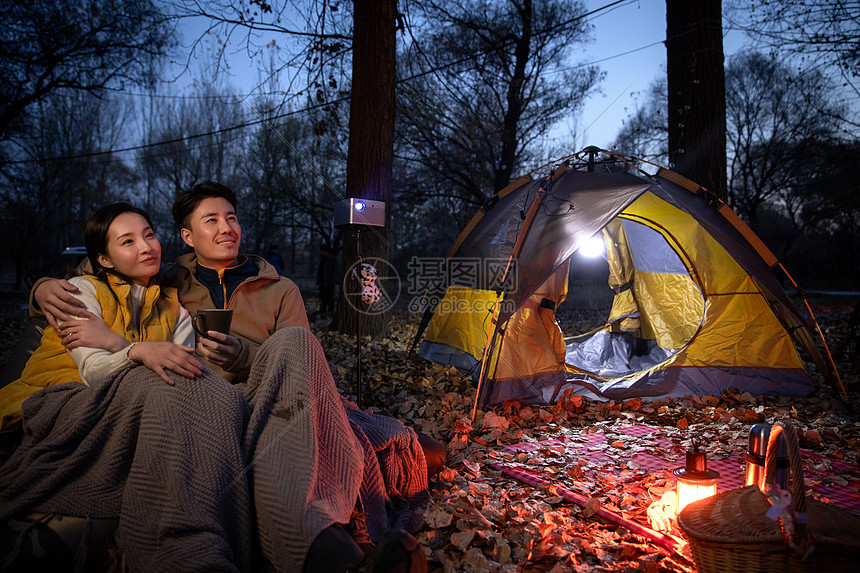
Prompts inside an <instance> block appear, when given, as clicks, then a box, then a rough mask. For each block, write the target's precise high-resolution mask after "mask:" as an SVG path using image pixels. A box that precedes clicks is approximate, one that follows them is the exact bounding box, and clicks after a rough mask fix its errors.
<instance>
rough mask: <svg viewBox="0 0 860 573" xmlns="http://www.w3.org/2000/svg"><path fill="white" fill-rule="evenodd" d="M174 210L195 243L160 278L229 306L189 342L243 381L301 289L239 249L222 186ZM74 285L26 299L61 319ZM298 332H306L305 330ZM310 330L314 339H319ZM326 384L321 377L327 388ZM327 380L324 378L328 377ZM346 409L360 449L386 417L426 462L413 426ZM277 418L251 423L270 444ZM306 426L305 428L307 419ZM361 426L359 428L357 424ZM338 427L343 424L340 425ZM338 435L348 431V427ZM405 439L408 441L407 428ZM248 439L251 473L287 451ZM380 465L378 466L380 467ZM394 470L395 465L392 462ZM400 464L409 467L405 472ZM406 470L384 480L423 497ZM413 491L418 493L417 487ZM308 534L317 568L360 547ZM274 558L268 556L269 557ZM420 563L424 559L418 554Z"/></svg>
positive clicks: (265, 536) (184, 297) (267, 538)
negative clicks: (221, 328) (229, 312)
mask: <svg viewBox="0 0 860 573" xmlns="http://www.w3.org/2000/svg"><path fill="white" fill-rule="evenodd" d="M173 217H174V221H175V223H176V225H177V227H178V228H179V229H180V234H181V237H182V239H183V241H184V242H185V243H186V244H187V245H188V246H189V247H191V248H192V249H194V252H193V253H189V254H187V255H183V256H181V257H179V259H178V260H177V264H176V267H175V268H174V269H168V270H167V271H166V272H165V277H164V278H165V280H166V281H168V282H169V283H171V284H174V285H175V286H176V287H177V289H178V292H179V300H180V301H181V302H182V304H183V305H184V306H185V307H186V308H187V309H188V311H189V312H190V313H191V314H192V316H193V315H194V314H196V312H197V311H198V310H201V309H206V308H230V309H233V323H232V325H231V328H230V334H222V333H219V332H216V331H209V332H208V333H207V336H205V337H200V338H199V340H198V342H197V347H196V350H197V354H198V355H199V356H200V357H201V358H203V359H204V360H205V361H206V362H207V363H208V364H209V365H210V366H212V368H213V369H214V370H215V371H216V372H217V373H218V374H220V375H221V376H222V377H224V378H225V379H227V380H229V381H231V382H234V383H237V382H239V383H241V382H244V381H245V380H247V379H248V374H249V371H250V370H251V366H252V364H254V362H255V358H256V356H257V353H258V349H259V348H260V347H261V345H263V344H264V342H265V341H266V340H267V339H268V338H269V337H270V336H271V335H272V334H273V333H274V332H276V331H279V330H282V329H285V328H289V327H300V328H302V329H305V330H308V320H307V316H306V313H305V308H304V302H303V300H302V298H301V294H300V292H299V290H298V288H297V287H296V285H295V284H294V283H293V282H292V281H291V280H289V279H287V278H285V277H282V276H279V275H278V273H277V272H276V271H275V270H274V269H273V268H272V267H271V265H270V264H269V263H267V262H266V261H265V260H264V259H262V258H260V257H255V256H251V255H242V254H240V252H239V247H240V243H241V237H242V229H241V226H240V224H239V220H238V216H237V214H236V197H235V195H234V194H233V192H232V191H231V190H230V189H229V188H227V187H225V186H224V185H221V184H218V183H213V182H204V183H201V184H198V185H196V186H195V187H194V188H192V189H191V190H189V191H185V192H183V193H181V194H180V195H179V196H178V197H177V199H176V201H175V203H174V206H173ZM73 292H74V287H73V286H72V285H71V284H70V283H68V282H67V281H62V280H47V281H44V282H41V283H37V285H36V286H35V287H34V289H33V295H32V296H33V301H34V303H35V305H38V308H40V309H42V310H43V311H44V313H45V317H46V318H47V319H48V320H49V322H51V323H52V324H54V323H55V321H56V320H57V319H60V320H68V319H69V318H71V317H72V316H84V313H82V312H81V310H80V303H79V301H78V300H77V299H76V298H75V297H74V296H72V293H73ZM31 310H32V309H31ZM307 336H308V337H309V338H313V336H312V335H311V334H310V333H309V332H308V335H307ZM313 340H314V342H315V343H316V346H318V342H316V340H315V339H313ZM313 356H316V358H315V359H314V363H313V364H309V365H306V369H307V370H311V371H315V372H319V371H321V370H322V369H323V368H325V370H326V374H327V375H328V370H327V365H326V364H325V362H324V356H323V355H322V353H321V351H319V352H315V353H313ZM320 362H321V364H320ZM257 366H260V365H257ZM260 367H261V366H260ZM329 377H330V375H329ZM328 386H329V385H326V388H328ZM330 386H332V387H333V382H332V383H331V384H330ZM243 393H245V394H246V396H248V397H249V398H248V400H249V403H250V404H251V406H252V410H253V411H254V412H255V414H256V412H259V411H261V410H268V409H272V411H273V412H274V411H276V410H277V399H275V398H271V397H270V398H266V400H270V399H274V400H275V404H274V406H272V404H271V403H270V402H267V401H263V402H262V403H261V404H256V403H255V400H258V401H259V400H260V398H259V397H258V395H259V394H260V392H259V391H258V389H256V388H250V389H248V388H243ZM347 414H348V415H349V417H350V420H349V424H350V426H351V427H352V430H353V432H355V434H356V436H355V437H356V439H358V440H359V442H361V443H362V444H363V445H364V449H365V451H366V450H368V448H370V447H373V448H376V450H377V451H379V450H380V447H381V445H380V441H379V440H377V439H376V438H375V435H376V434H377V433H385V432H377V430H379V429H380V427H381V426H385V431H388V432H395V433H397V434H399V435H398V438H397V439H398V440H400V442H401V443H399V444H394V443H393V442H392V447H395V448H400V450H399V451H400V452H401V453H402V454H403V456H404V459H405V461H407V462H410V463H412V465H418V466H420V467H421V470H420V471H421V472H424V471H426V469H425V468H426V465H425V464H426V462H425V457H424V455H423V452H421V449H420V448H415V447H414V446H411V447H412V448H413V450H415V451H409V448H410V446H409V445H408V441H409V439H410V438H409V436H410V435H412V436H414V433H411V430H407V429H406V428H404V427H402V425H400V427H397V424H399V423H398V422H396V421H394V420H390V419H387V420H386V419H382V417H379V416H377V417H375V418H372V419H371V418H368V417H367V416H366V415H365V414H363V413H360V412H354V411H353V412H349V411H348V412H347ZM280 422H281V420H280V418H278V417H277V416H276V415H275V414H274V413H273V414H272V422H271V423H269V422H264V423H261V424H260V427H262V428H263V429H262V430H261V435H263V436H265V435H266V434H267V433H268V434H274V435H275V437H274V438H273V440H272V441H273V442H274V443H276V444H277V443H278V440H277V431H276V430H273V429H272V428H275V427H277V426H278V424H279V423H280ZM252 423H253V415H252ZM338 423H341V424H342V421H338ZM310 430H311V431H313V428H310ZM364 430H367V432H366V433H365V431H364ZM285 431H289V430H285ZM338 432H339V433H340V434H343V432H342V431H341V430H338ZM347 432H348V430H347ZM340 437H341V438H342V439H345V440H347V441H351V437H350V436H346V437H343V436H340ZM412 440H413V442H414V438H413V439H412ZM420 440H421V442H422V445H423V446H424V447H427V448H430V449H431V450H433V451H434V452H435V453H436V455H435V457H433V456H431V458H432V459H435V460H437V461H436V462H434V466H438V465H441V462H439V461H438V460H439V459H440V456H441V459H442V460H444V446H443V445H442V444H440V443H438V442H435V441H433V440H428V439H427V437H426V436H420ZM371 442H372V445H371ZM404 444H405V446H404ZM257 448H258V449H262V450H263V454H261V457H260V458H257V457H256V456H254V457H255V459H254V460H253V463H254V464H255V465H257V466H258V467H256V468H255V475H258V474H259V475H264V474H265V472H264V471H261V470H263V469H264V468H272V472H273V473H276V472H277V471H278V466H284V465H288V463H289V462H288V461H285V460H283V459H279V458H278V457H277V456H274V457H272V456H271V455H270V456H269V458H270V459H269V460H268V461H266V460H265V456H266V455H267V453H270V452H267V450H266V449H265V448H260V447H259V446H257ZM371 451H372V450H371ZM410 456H412V457H410ZM419 458H420V459H419ZM380 469H382V470H384V469H385V468H380ZM367 471H370V470H369V469H368V468H366V469H365V473H367ZM393 473H397V474H399V475H400V474H403V472H402V471H400V470H398V471H396V472H393ZM406 473H407V474H409V472H406ZM414 473H415V472H411V476H412V477H410V478H409V480H407V481H408V483H398V484H395V486H394V487H393V489H396V490H398V491H401V492H403V491H405V492H407V494H408V495H412V496H414V499H415V500H419V499H424V495H426V476H424V477H423V478H422V477H420V476H418V477H419V478H420V479H418V478H416V476H415V475H414ZM364 479H365V480H367V479H368V478H367V477H365V478H364ZM264 480H265V478H261V479H260V480H257V479H256V478H255V480H254V488H255V492H254V493H255V500H256V504H257V512H258V514H259V515H265V514H266V512H268V513H270V514H272V518H271V519H272V520H273V522H274V521H276V520H277V518H278V516H277V515H275V514H276V513H277V508H272V507H271V506H269V507H261V506H260V504H261V503H264V502H265V500H266V499H267V498H268V496H269V492H268V491H266V492H263V494H262V495H261V494H260V492H258V491H257V490H258V489H260V488H261V487H263V486H262V485H261V483H266V482H265V481H264ZM422 484H423V485H422ZM388 485H389V487H390V488H391V487H392V486H391V484H388ZM272 487H277V484H275V483H274V482H272ZM363 491H364V490H363ZM422 491H423V492H424V495H422ZM261 500H262V501H261ZM362 503H363V504H365V507H363V508H361V509H364V510H367V509H368V508H367V507H366V505H367V504H370V505H371V506H373V507H375V508H376V509H377V511H376V512H375V514H374V512H372V511H371V514H372V515H375V516H376V519H375V523H369V524H368V529H371V530H372V531H371V533H373V534H374V535H375V537H376V538H379V536H380V535H381V533H382V532H383V531H384V529H385V525H384V523H383V521H384V520H381V519H380V517H379V515H380V513H383V514H384V503H385V500H383V499H382V497H380V496H379V495H370V496H365V499H363V500H362ZM371 509H372V508H371ZM294 521H295V520H294ZM281 526H282V524H279V527H281ZM287 526H289V524H287ZM274 529H276V528H275V527H261V531H260V534H261V537H262V539H261V543H262V545H263V551H264V553H265V554H266V557H267V558H268V559H269V561H272V562H276V561H279V560H280V559H281V557H279V551H281V546H282V545H283V544H284V543H283V540H282V539H280V538H279V535H280V532H278V531H274ZM363 529H364V528H359V531H358V533H357V537H356V541H366V542H368V543H367V544H366V545H364V546H363V547H361V550H362V551H363V552H369V551H371V549H372V544H370V543H369V539H368V537H369V535H368V533H367V532H366V531H363ZM380 529H383V531H380ZM314 534H319V535H317V536H316V538H315V541H314V544H313V545H312V546H311V547H310V551H309V553H308V557H307V561H306V563H305V567H306V569H308V568H309V567H313V568H314V569H317V570H320V568H327V567H332V568H333V570H336V569H337V568H338V567H339V566H340V565H338V564H336V563H333V561H337V559H334V557H337V556H338V554H340V555H341V556H343V558H344V559H345V560H353V561H354V559H355V558H356V557H357V556H358V557H360V553H356V547H357V546H356V544H355V543H354V542H352V540H350V539H349V538H348V537H345V536H344V531H343V529H341V528H340V526H339V525H338V524H337V523H334V524H333V525H332V526H331V527H328V528H325V529H324V530H323V531H322V532H320V531H319V529H317V530H316V531H315V532H314ZM297 535H298V534H297ZM394 542H395V544H399V545H404V544H405V545H407V546H409V547H411V548H412V551H411V552H410V554H409V555H408V556H407V557H408V559H413V558H418V557H423V554H421V555H420V556H418V555H417V552H420V551H421V549H420V547H419V546H418V545H417V543H414V538H411V536H401V537H400V538H399V539H395V540H394ZM350 544H351V546H350ZM415 549H417V552H416V551H415ZM273 564H274V565H275V566H277V563H273ZM424 566H425V567H426V564H425V565H424ZM418 567H420V565H418Z"/></svg>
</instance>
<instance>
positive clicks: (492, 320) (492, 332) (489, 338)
mask: <svg viewBox="0 0 860 573" xmlns="http://www.w3.org/2000/svg"><path fill="white" fill-rule="evenodd" d="M499 294H500V293H496V304H495V305H493V314H492V316H491V317H490V324H492V326H493V327H492V328H491V329H489V331H488V332H487V342H486V344H484V354H483V356H482V357H481V374H480V375H479V376H478V388H477V390H476V391H475V402H474V403H473V404H472V418H471V420H470V421H471V422H474V421H475V416H476V415H477V413H478V400H479V399H480V397H481V386H482V385H483V383H484V378H485V377H486V374H487V362H488V360H489V351H490V345H491V344H492V340H494V339H495V337H496V330H497V327H498V325H497V322H496V316H497V315H496V313H497V312H498V309H499V300H500V298H501V297H500V296H499Z"/></svg>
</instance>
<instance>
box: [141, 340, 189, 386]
mask: <svg viewBox="0 0 860 573" xmlns="http://www.w3.org/2000/svg"><path fill="white" fill-rule="evenodd" d="M128 358H129V359H130V360H134V361H135V362H140V363H141V364H145V365H146V366H148V367H149V368H150V369H151V370H152V371H153V372H155V373H156V374H158V376H159V378H161V379H162V380H164V381H165V382H167V383H168V384H170V385H171V386H172V385H173V381H172V380H171V379H170V377H168V376H167V373H166V372H165V370H171V371H173V372H176V373H177V374H179V375H180V376H183V377H185V378H189V379H191V378H197V377H198V376H200V374H202V373H203V365H201V364H200V361H199V360H198V359H197V357H196V356H194V349H193V348H188V347H187V346H182V345H180V344H176V343H174V342H138V343H137V344H135V345H134V346H132V347H131V349H129V351H128Z"/></svg>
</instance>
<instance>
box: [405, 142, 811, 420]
mask: <svg viewBox="0 0 860 573" xmlns="http://www.w3.org/2000/svg"><path fill="white" fill-rule="evenodd" d="M598 151H599V150H598ZM602 153H605V154H606V155H608V156H609V157H610V159H608V160H607V161H605V163H600V162H599V161H598V162H597V163H595V158H596V152H595V151H594V150H593V149H589V150H586V151H584V152H582V153H580V154H579V155H578V156H576V157H574V159H572V160H571V161H572V166H571V167H570V168H568V169H566V170H555V171H553V172H552V173H551V174H550V176H548V177H545V178H541V179H534V180H528V181H519V182H517V183H515V184H512V185H511V186H509V188H506V190H505V192H504V193H503V194H500V195H498V196H495V197H494V198H493V199H492V200H490V201H489V202H488V203H487V204H485V205H484V207H482V209H481V210H480V211H479V212H478V214H476V216H475V217H474V218H473V222H472V223H470V226H469V228H468V229H467V231H466V232H464V233H463V234H462V235H461V236H460V237H459V238H458V239H457V241H456V242H455V246H456V248H453V249H452V250H451V252H450V253H449V259H451V260H456V259H462V260H482V261H484V260H508V261H513V263H514V266H515V268H516V269H517V273H518V274H519V279H520V282H519V286H522V285H524V284H525V285H528V287H527V288H521V289H520V290H516V291H512V290H510V289H509V288H508V286H506V287H505V288H508V290H507V291H506V292H507V295H508V296H507V298H504V299H503V300H502V301H501V304H505V303H509V304H508V305H506V306H504V307H500V312H501V317H502V319H503V321H502V322H501V323H500V324H495V323H493V321H492V319H491V313H490V312H489V309H491V308H492V306H493V305H494V304H495V303H496V298H497V295H496V292H495V290H494V289H495V288H497V285H496V284H495V283H493V282H492V280H485V281H483V282H481V281H480V280H479V281H478V282H479V283H480V284H479V285H478V286H479V287H480V288H473V289H466V288H463V287H454V286H452V287H449V288H448V290H447V292H446V295H445V298H444V299H443V301H442V303H441V304H440V305H439V308H438V309H436V310H435V311H434V310H432V309H428V310H426V311H425V313H424V317H423V322H422V326H421V327H420V328H419V331H418V335H417V336H416V344H417V342H418V341H419V340H421V333H422V332H424V337H423V341H422V342H421V345H420V348H419V349H418V353H419V354H420V355H421V356H423V357H424V358H427V359H428V360H433V361H436V362H443V363H448V364H454V365H456V366H458V367H460V368H463V369H466V370H468V371H470V372H471V374H472V375H473V376H474V377H475V378H476V379H477V378H478V377H479V374H480V373H482V372H483V373H484V374H485V378H482V380H484V381H485V382H486V383H484V382H482V384H481V385H479V391H478V396H477V401H478V403H480V404H481V405H482V406H487V405H492V404H498V403H501V402H503V401H505V400H521V401H526V402H528V403H550V402H551V401H552V400H554V399H555V398H556V397H557V396H558V395H559V393H560V392H563V391H566V390H574V391H577V392H579V391H586V392H592V393H593V394H597V395H600V396H603V397H605V398H612V399H626V398H630V397H647V396H680V395H688V394H690V393H696V394H720V393H721V392H723V391H724V390H726V389H729V388H733V389H735V390H739V391H750V392H752V393H754V394H787V395H804V394H807V393H809V392H810V391H811V390H812V389H813V388H814V382H813V380H812V378H811V377H810V376H809V374H808V373H807V372H806V370H805V367H804V362H803V360H801V357H800V354H799V353H798V351H797V348H796V347H795V345H794V344H795V343H798V344H801V345H802V346H803V347H804V348H805V349H806V351H807V352H808V353H809V354H810V356H811V357H812V358H813V360H815V361H816V364H817V365H818V366H819V368H822V366H823V362H822V361H821V356H820V354H819V353H818V351H817V348H816V347H815V345H814V344H813V342H812V339H811V337H810V334H809V331H808V329H807V328H806V326H805V321H804V319H803V317H802V316H801V315H800V314H799V313H798V312H797V310H796V309H795V308H794V306H793V305H792V303H791V301H790V300H789V298H788V296H787V295H786V293H785V292H784V290H783V288H782V286H781V284H780V283H779V281H778V279H777V277H776V276H775V275H774V272H773V268H774V267H773V265H774V259H775V258H774V257H773V256H772V255H770V256H767V255H768V251H767V250H766V247H764V246H763V244H762V243H761V241H760V240H759V239H758V238H757V237H755V235H754V234H753V233H752V231H750V230H749V229H748V228H746V227H745V226H744V225H742V222H740V221H739V220H737V218H736V217H734V218H733V217H731V215H732V213H730V210H729V209H728V207H726V206H725V205H724V204H722V203H721V202H720V201H719V200H715V199H714V198H712V197H709V196H708V194H707V192H706V191H705V190H703V189H701V188H700V187H698V186H696V185H695V184H692V182H689V181H687V180H685V179H682V178H677V177H673V175H674V174H672V173H671V172H668V171H666V170H661V171H659V172H658V173H657V174H656V175H653V176H651V175H642V174H640V173H641V172H639V173H637V172H636V171H635V170H634V169H629V168H628V167H629V165H630V164H629V162H627V161H624V162H623V163H624V164H623V165H621V163H620V162H616V161H614V160H613V157H614V156H613V155H612V154H611V153H610V152H602ZM679 182H680V183H679ZM535 205H539V207H540V208H539V209H535ZM524 213H529V217H525V216H524ZM597 233H602V236H603V240H604V246H605V254H606V261H607V265H608V278H607V287H608V288H610V289H612V290H614V291H615V295H614V299H613V303H612V308H611V309H609V312H608V313H607V316H606V326H605V327H603V328H601V329H598V330H596V331H593V332H590V333H585V334H582V333H564V334H575V335H578V336H573V337H570V338H567V339H564V338H563V334H562V332H561V329H560V328H559V326H558V323H557V322H556V319H555V310H556V308H557V306H558V304H560V303H561V301H562V300H564V298H565V296H566V293H567V286H568V285H567V277H568V272H569V270H568V265H569V262H570V257H571V256H573V255H574V254H575V253H576V251H577V250H578V249H579V248H580V247H581V246H582V245H583V244H585V242H586V241H588V240H589V239H590V238H591V237H593V236H595V235H596V234H597ZM454 282H456V281H454ZM456 301H461V302H460V303H459V306H458V305H457V304H455V302H456ZM514 305H517V306H514ZM454 309H456V310H454ZM425 327H426V332H425V331H424V328H425ZM488 342H489V346H487V345H488ZM485 347H486V348H487V353H488V360H487V361H486V362H485V363H483V366H484V368H483V369H482V368H481V366H482V358H483V356H484V352H485Z"/></svg>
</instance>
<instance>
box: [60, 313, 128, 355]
mask: <svg viewBox="0 0 860 573" xmlns="http://www.w3.org/2000/svg"><path fill="white" fill-rule="evenodd" d="M80 316H81V318H73V319H71V320H67V321H66V322H64V323H62V324H61V325H60V327H59V328H58V329H57V333H58V334H59V335H60V341H61V342H62V343H63V346H65V347H66V350H72V349H73V348H78V347H81V346H83V347H87V348H101V349H102V350H107V351H108V352H118V351H120V350H122V349H123V348H125V347H126V346H128V345H129V344H131V343H130V342H129V341H128V340H126V339H125V337H123V336H120V335H119V334H117V333H116V332H114V331H112V330H111V329H110V328H108V325H107V324H105V321H104V320H103V319H102V317H100V316H97V315H95V314H93V313H91V312H90V311H88V310H84V311H83V312H82V313H81V315H80Z"/></svg>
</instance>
